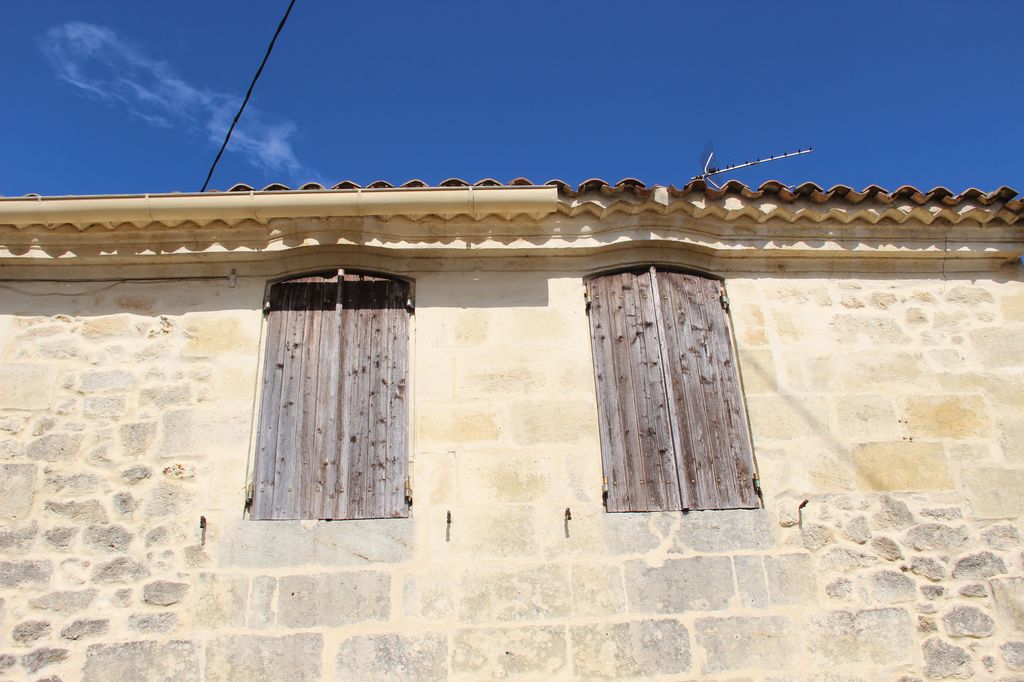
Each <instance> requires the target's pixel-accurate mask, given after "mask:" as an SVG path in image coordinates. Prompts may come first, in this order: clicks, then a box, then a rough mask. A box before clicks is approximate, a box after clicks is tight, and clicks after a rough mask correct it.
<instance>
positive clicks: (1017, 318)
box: [999, 292, 1024, 322]
mask: <svg viewBox="0 0 1024 682" xmlns="http://www.w3.org/2000/svg"><path fill="white" fill-rule="evenodd" d="M999 305H1000V306H1001V307H1002V309H1003V319H1004V320H1006V321H1007V322H1024V292H1021V293H1017V294H1011V295H1009V296H1003V297H1002V298H1001V299H1000V301H999Z"/></svg>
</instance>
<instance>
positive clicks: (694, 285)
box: [657, 271, 758, 509]
mask: <svg viewBox="0 0 1024 682" xmlns="http://www.w3.org/2000/svg"><path fill="white" fill-rule="evenodd" d="M657 277H658V282H659V288H660V290H661V294H662V303H663V310H664V312H665V318H666V320H665V321H666V347H667V349H668V351H669V357H670V367H669V374H670V377H671V384H672V391H671V393H672V400H674V401H675V410H676V412H677V413H678V415H679V419H678V420H677V421H676V423H675V426H676V428H677V429H678V431H679V440H680V442H681V444H682V445H683V451H682V453H681V458H680V464H681V466H680V475H681V477H682V482H683V485H684V487H686V488H688V489H687V490H684V492H683V496H684V498H686V497H687V496H689V498H690V499H692V500H694V504H693V506H692V507H691V508H693V509H733V508H749V507H756V506H758V501H757V498H756V495H754V494H753V483H752V479H750V478H749V477H748V478H746V479H742V478H741V473H740V469H741V465H739V464H737V459H742V457H743V451H742V450H740V449H739V447H738V444H734V442H735V443H738V441H736V438H735V435H734V434H735V431H734V429H736V428H737V426H736V424H737V423H738V421H737V420H738V417H730V416H729V413H730V411H733V410H735V409H736V407H737V406H738V407H739V408H740V409H742V402H741V400H742V398H741V396H740V395H739V394H738V393H736V394H735V395H733V396H731V397H730V398H728V400H727V399H726V397H725V396H726V393H727V392H728V391H730V390H732V389H731V388H730V386H729V385H728V383H727V382H726V381H725V380H724V379H723V377H724V376H725V375H726V374H727V372H728V371H733V372H734V371H735V365H734V362H733V361H732V352H731V346H729V347H728V348H726V346H728V344H729V341H728V335H727V331H728V330H727V324H726V323H727V320H726V318H725V317H724V311H722V309H721V304H720V302H719V300H718V293H717V291H718V287H717V282H716V281H715V280H711V279H710V278H703V277H698V276H695V275H689V274H683V273H678V272H667V271H659V272H658V273H657ZM723 339H724V342H723ZM723 343H724V345H723ZM726 351H727V352H726ZM736 388H738V380H737V382H736ZM741 437H742V438H743V439H746V437H747V436H746V431H745V422H744V431H743V432H742V434H741ZM747 452H748V453H749V450H748V451H747ZM748 459H749V461H750V462H751V463H752V458H748Z"/></svg>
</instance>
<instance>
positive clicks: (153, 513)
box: [143, 482, 195, 519]
mask: <svg viewBox="0 0 1024 682" xmlns="http://www.w3.org/2000/svg"><path fill="white" fill-rule="evenodd" d="M194 497H195V495H194V494H193V492H192V490H191V489H189V488H187V487H185V486H184V485H178V484H175V483H168V482H163V483H159V484H157V486H156V487H155V488H153V490H151V491H150V492H149V494H148V495H147V496H146V508H145V509H144V510H143V513H144V514H145V515H146V518H150V519H163V518H170V517H173V516H176V515H178V514H181V513H182V512H184V511H185V510H186V509H187V508H188V507H189V505H191V504H192V499H193V498H194Z"/></svg>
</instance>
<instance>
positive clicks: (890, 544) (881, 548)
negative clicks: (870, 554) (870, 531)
mask: <svg viewBox="0 0 1024 682" xmlns="http://www.w3.org/2000/svg"><path fill="white" fill-rule="evenodd" d="M871 549H873V550H875V552H876V553H877V554H878V556H880V557H882V558H883V559H885V560H886V561H899V560H900V559H902V558H903V552H901V551H900V546H899V545H897V544H896V542H895V541H894V540H893V539H892V538H887V537H885V536H884V535H882V536H879V537H876V538H872V539H871Z"/></svg>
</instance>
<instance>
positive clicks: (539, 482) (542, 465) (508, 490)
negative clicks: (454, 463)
mask: <svg viewBox="0 0 1024 682" xmlns="http://www.w3.org/2000/svg"><path fill="white" fill-rule="evenodd" d="M558 464H559V463H558V462H557V459H556V456H555V455H554V453H547V454H530V453H515V452H512V453H508V454H505V452H502V451H498V452H479V453H464V454H463V456H462V457H459V458H458V467H459V474H458V475H459V487H460V488H461V490H462V497H463V499H464V500H465V501H467V502H477V503H479V502H484V503H486V502H536V501H538V500H541V499H544V498H546V497H549V496H550V495H551V493H552V485H553V484H554V481H553V477H552V471H554V470H556V469H557V468H559V467H558Z"/></svg>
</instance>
